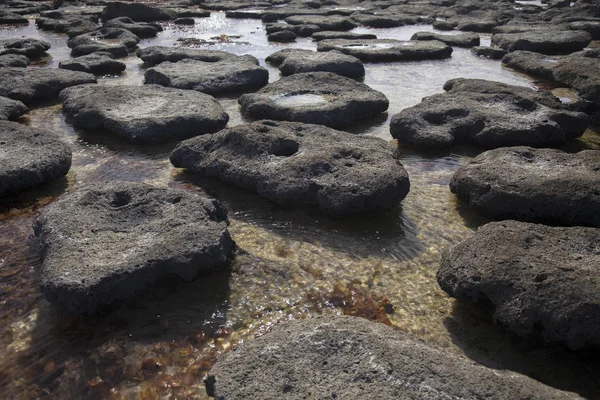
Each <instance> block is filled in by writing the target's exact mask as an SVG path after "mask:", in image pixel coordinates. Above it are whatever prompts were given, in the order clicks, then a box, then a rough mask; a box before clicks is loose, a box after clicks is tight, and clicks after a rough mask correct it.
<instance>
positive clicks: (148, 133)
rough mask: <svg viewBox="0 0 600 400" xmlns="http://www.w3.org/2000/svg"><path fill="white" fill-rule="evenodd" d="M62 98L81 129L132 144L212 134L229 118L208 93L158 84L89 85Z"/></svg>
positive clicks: (73, 89) (66, 110) (67, 93)
mask: <svg viewBox="0 0 600 400" xmlns="http://www.w3.org/2000/svg"><path fill="white" fill-rule="evenodd" d="M60 100H61V101H62V102H63V110H64V111H65V112H66V113H67V114H68V115H69V116H70V117H71V118H72V119H73V123H74V124H75V125H76V126H78V127H79V128H81V129H84V130H90V131H97V130H107V131H109V132H111V133H113V134H115V135H117V136H118V137H120V138H122V139H125V140H128V141H132V142H167V141H173V140H178V139H183V138H188V137H192V136H196V135H200V134H203V133H212V132H216V131H218V130H219V129H221V128H223V127H224V126H225V124H227V121H228V119H229V117H228V115H227V114H226V113H225V111H223V108H222V107H221V106H220V104H219V103H218V102H217V101H216V100H215V99H214V98H213V97H211V96H209V95H206V94H203V93H199V92H196V91H191V90H180V89H173V88H166V87H163V86H159V85H143V86H127V85H123V86H90V85H86V86H81V87H75V88H71V89H68V90H64V91H63V92H61V94H60Z"/></svg>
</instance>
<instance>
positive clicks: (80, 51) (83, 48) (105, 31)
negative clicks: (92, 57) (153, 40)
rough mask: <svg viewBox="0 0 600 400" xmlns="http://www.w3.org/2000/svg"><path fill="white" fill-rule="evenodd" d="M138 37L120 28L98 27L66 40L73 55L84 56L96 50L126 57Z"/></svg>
mask: <svg viewBox="0 0 600 400" xmlns="http://www.w3.org/2000/svg"><path fill="white" fill-rule="evenodd" d="M139 42H140V38H139V37H137V36H136V35H134V34H133V33H131V32H129V31H128V30H125V29H121V28H100V29H98V30H95V31H93V32H90V33H86V34H83V35H79V36H75V37H74V38H72V39H69V40H68V41H67V46H69V47H70V48H71V49H72V50H71V55H72V56H73V57H79V56H84V55H87V54H91V53H95V52H98V51H101V52H106V53H110V54H112V55H113V57H116V58H121V57H127V56H128V55H129V53H130V52H131V51H133V50H134V49H135V48H136V47H137V44H138V43H139Z"/></svg>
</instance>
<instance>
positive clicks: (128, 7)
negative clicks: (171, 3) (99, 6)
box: [101, 1, 177, 22]
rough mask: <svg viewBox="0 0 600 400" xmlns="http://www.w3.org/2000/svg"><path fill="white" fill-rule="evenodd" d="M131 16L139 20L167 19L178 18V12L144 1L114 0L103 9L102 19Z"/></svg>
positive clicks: (108, 19)
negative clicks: (150, 4)
mask: <svg viewBox="0 0 600 400" xmlns="http://www.w3.org/2000/svg"><path fill="white" fill-rule="evenodd" d="M118 17H129V18H131V19H132V20H134V21H137V22H151V21H166V20H171V19H175V18H177V13H176V12H174V11H171V10H168V9H165V8H158V7H151V6H148V5H146V4H142V3H124V2H121V1H113V2H110V3H108V4H107V5H106V7H105V8H104V10H102V15H101V18H102V21H104V22H106V21H110V20H111V19H114V18H118Z"/></svg>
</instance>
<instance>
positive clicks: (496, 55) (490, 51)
mask: <svg viewBox="0 0 600 400" xmlns="http://www.w3.org/2000/svg"><path fill="white" fill-rule="evenodd" d="M471 53H473V54H474V55H476V56H479V57H486V58H491V59H492V60H501V59H502V57H504V56H505V55H506V54H507V53H508V52H507V51H506V50H504V49H501V48H498V47H487V46H475V47H473V48H471ZM513 54H514V53H513Z"/></svg>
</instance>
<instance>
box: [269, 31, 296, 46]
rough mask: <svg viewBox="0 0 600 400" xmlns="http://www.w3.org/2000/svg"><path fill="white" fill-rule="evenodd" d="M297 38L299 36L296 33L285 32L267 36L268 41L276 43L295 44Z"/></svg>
mask: <svg viewBox="0 0 600 400" xmlns="http://www.w3.org/2000/svg"><path fill="white" fill-rule="evenodd" d="M297 37H298V36H297V35H296V34H295V33H294V32H292V31H287V30H283V31H278V32H273V33H271V34H269V35H268V36H267V40H268V41H269V42H276V43H291V42H295V41H296V38H297Z"/></svg>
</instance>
